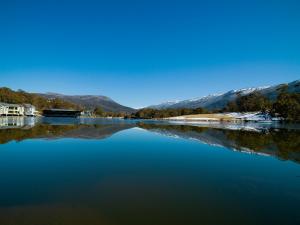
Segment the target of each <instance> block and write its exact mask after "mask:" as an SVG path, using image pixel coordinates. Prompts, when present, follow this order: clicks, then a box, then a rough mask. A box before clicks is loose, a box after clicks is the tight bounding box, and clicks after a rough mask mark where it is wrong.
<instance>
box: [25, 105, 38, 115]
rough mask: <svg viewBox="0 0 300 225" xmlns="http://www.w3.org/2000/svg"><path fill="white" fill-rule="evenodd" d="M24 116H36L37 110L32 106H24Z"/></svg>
mask: <svg viewBox="0 0 300 225" xmlns="http://www.w3.org/2000/svg"><path fill="white" fill-rule="evenodd" d="M23 106H24V114H25V116H35V115H36V109H35V106H33V105H30V104H24V105H23Z"/></svg>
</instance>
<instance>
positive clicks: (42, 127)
mask: <svg viewBox="0 0 300 225" xmlns="http://www.w3.org/2000/svg"><path fill="white" fill-rule="evenodd" d="M132 127H134V125H133V124H103V125H48V124H38V125H36V126H35V127H32V128H29V129H19V128H14V129H12V128H10V129H1V130H0V143H1V144H4V143H7V142H9V141H13V140H14V141H22V140H26V139H34V138H48V139H57V138H82V139H104V138H107V137H110V136H111V135H113V134H114V133H117V132H119V131H122V130H125V129H129V128H132Z"/></svg>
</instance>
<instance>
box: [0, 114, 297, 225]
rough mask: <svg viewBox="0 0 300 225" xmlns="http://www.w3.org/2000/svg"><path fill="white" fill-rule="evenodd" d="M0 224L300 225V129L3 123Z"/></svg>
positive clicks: (145, 123)
mask: <svg viewBox="0 0 300 225" xmlns="http://www.w3.org/2000/svg"><path fill="white" fill-rule="evenodd" d="M0 127H1V129H0V143H1V144H0V224H3V225H23V224H28V225H48V224H51V225H52V224H57V225H58V224H61V225H65V224H66V225H77V224H81V225H94V224H104V225H127V224H128V225H160V224H161V225H167V224H172V225H176V224H178V225H179V224H180V225H183V224H189V225H193V224H212V225H215V224H228V225H234V224H239V225H240V224H243V225H244V224H246V225H247V224H262V225H265V224H280V225H289V224H295V225H296V224H300V213H299V207H300V164H299V163H300V130H299V129H298V126H297V125H280V124H271V125H259V124H244V125H232V124H225V125H218V124H210V125H194V124H190V125H182V124H169V123H159V122H151V121H124V120H103V119H97V120H92V119H78V120H75V119H55V120H54V119H44V120H38V121H36V120H35V119H33V118H27V119H23V118H9V119H5V118H0Z"/></svg>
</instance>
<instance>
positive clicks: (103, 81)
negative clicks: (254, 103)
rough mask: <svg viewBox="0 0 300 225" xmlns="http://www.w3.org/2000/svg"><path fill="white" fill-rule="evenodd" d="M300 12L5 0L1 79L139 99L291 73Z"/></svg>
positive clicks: (255, 4)
mask: <svg viewBox="0 0 300 225" xmlns="http://www.w3.org/2000/svg"><path fill="white" fill-rule="evenodd" d="M299 12H300V1H299V0H295V1H289V0H284V1H283V0H282V1H277V0H272V1H263V0H259V1H255V0H249V1H247V0H241V1H230V0H228V1H225V0H224V1H213V0H210V1H201V0H198V1H189V0H183V1H177V0H170V1H167V0H165V1H164V0H159V1H158V0H135V1H132V0H126V1H125V0H123V1H121V0H120V1H117V0H109V1H108V0H107V1H101V0H98V1H96V0H95V1H91V0H82V1H76V0H72V1H71V0H70V1H66V0H57V1H55V0H52V1H50V0H49V1H48V0H43V1H40V0H36V1H34V0H26V1H23V0H1V1H0V86H7V87H10V88H12V89H23V90H26V91H31V92H60V93H65V94H97V95H107V96H109V97H111V98H113V99H114V100H116V101H117V102H120V103H121V104H124V105H127V106H131V107H141V106H147V105H151V104H155V103H160V102H162V101H166V100H176V99H179V100H180V99H187V98H194V97H200V96H203V95H207V94H211V93H220V92H224V91H227V90H230V89H237V88H243V87H251V86H261V85H271V84H277V83H281V82H289V81H293V80H296V79H299V78H300V13H299Z"/></svg>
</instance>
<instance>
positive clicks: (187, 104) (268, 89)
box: [147, 80, 300, 109]
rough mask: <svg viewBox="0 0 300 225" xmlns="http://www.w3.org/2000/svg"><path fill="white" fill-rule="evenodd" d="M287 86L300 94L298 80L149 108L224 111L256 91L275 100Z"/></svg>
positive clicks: (290, 90) (170, 102)
mask: <svg viewBox="0 0 300 225" xmlns="http://www.w3.org/2000/svg"><path fill="white" fill-rule="evenodd" d="M284 85H287V87H288V91H289V92H297V93H299V92H300V80H296V81H294V82H291V83H288V84H279V85H273V86H263V87H251V88H242V89H238V90H231V91H228V92H225V93H221V94H212V95H207V96H204V97H200V98H193V99H188V100H183V101H169V102H165V103H161V104H158V105H152V106H149V107H147V108H154V109H169V108H171V109H176V108H177V109H178V108H192V109H195V108H199V107H202V108H206V109H222V108H224V107H225V106H226V105H227V104H228V102H230V101H234V100H235V99H236V98H237V96H239V95H241V96H245V95H248V94H251V93H253V92H255V91H257V92H260V93H261V94H263V95H265V96H266V97H268V98H270V99H275V98H276V96H277V94H278V90H279V89H280V88H281V87H283V86H284Z"/></svg>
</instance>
